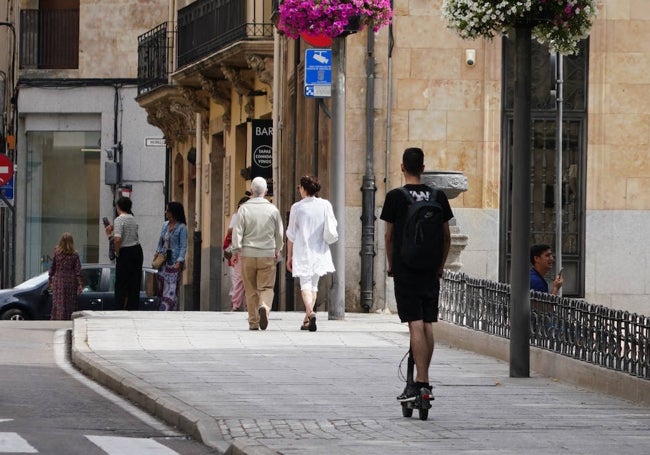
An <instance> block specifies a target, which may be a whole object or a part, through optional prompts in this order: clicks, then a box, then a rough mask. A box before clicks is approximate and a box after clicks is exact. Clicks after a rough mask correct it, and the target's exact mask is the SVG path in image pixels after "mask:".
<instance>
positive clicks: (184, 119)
mask: <svg viewBox="0 0 650 455" xmlns="http://www.w3.org/2000/svg"><path fill="white" fill-rule="evenodd" d="M169 111H170V112H171V113H173V114H176V118H177V119H178V122H179V123H180V124H181V128H182V129H183V131H185V135H186V136H188V135H190V134H191V133H192V132H194V131H196V117H195V115H194V111H193V110H192V108H191V107H190V106H189V104H185V103H181V102H179V101H172V102H171V103H169Z"/></svg>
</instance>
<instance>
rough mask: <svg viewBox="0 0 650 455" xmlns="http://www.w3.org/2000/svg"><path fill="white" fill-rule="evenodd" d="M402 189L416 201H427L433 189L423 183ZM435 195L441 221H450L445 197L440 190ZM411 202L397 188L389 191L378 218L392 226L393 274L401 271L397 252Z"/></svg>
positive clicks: (400, 244)
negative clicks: (440, 212) (440, 211)
mask: <svg viewBox="0 0 650 455" xmlns="http://www.w3.org/2000/svg"><path fill="white" fill-rule="evenodd" d="M404 188H406V189H407V190H408V192H409V193H411V196H412V197H413V198H414V199H415V200H416V201H428V200H429V198H431V196H432V194H433V189H431V187H430V186H428V185H425V184H423V183H421V184H418V185H404ZM435 193H436V201H437V202H438V203H439V204H440V206H441V207H442V213H443V220H444V221H445V222H446V221H449V220H451V219H452V218H453V217H454V214H453V212H452V211H451V207H450V206H449V200H448V199H447V195H446V194H445V193H444V192H442V191H440V190H437V191H436V192H435ZM411 202H412V201H411V200H408V199H407V198H406V195H405V194H404V193H403V192H402V191H401V190H400V189H399V188H395V189H393V190H390V191H389V192H388V193H387V194H386V200H385V201H384V208H383V209H382V210H381V215H380V216H379V218H380V219H382V220H384V221H386V222H388V223H392V224H393V264H392V266H391V267H392V271H393V273H395V272H399V271H400V270H402V269H403V265H402V264H401V260H400V255H399V251H400V249H401V246H402V233H403V232H404V223H405V221H406V215H407V212H408V206H409V205H410V204H411Z"/></svg>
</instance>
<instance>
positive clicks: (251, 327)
mask: <svg viewBox="0 0 650 455" xmlns="http://www.w3.org/2000/svg"><path fill="white" fill-rule="evenodd" d="M259 329H260V328H259V327H255V326H250V327H249V328H248V330H259Z"/></svg>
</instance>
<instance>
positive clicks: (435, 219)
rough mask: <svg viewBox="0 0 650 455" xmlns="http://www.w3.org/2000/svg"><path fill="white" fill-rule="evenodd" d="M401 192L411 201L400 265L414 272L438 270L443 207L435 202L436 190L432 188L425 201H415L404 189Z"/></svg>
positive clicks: (440, 252)
mask: <svg viewBox="0 0 650 455" xmlns="http://www.w3.org/2000/svg"><path fill="white" fill-rule="evenodd" d="M400 190H402V192H403V193H404V195H405V196H406V197H407V198H408V200H410V201H411V204H410V205H409V207H408V212H407V215H406V220H405V222H404V232H403V234H402V246H401V249H400V257H401V259H402V262H403V263H404V265H405V266H406V267H407V268H409V269H413V270H437V269H438V268H439V267H440V265H441V262H442V247H443V236H444V234H443V229H442V226H443V224H444V221H443V213H442V206H441V205H440V204H439V203H438V201H436V195H437V194H436V191H437V190H435V189H433V188H431V197H430V198H429V200H428V201H416V200H415V199H414V198H413V196H411V193H409V192H408V190H407V189H406V188H404V187H401V188H400Z"/></svg>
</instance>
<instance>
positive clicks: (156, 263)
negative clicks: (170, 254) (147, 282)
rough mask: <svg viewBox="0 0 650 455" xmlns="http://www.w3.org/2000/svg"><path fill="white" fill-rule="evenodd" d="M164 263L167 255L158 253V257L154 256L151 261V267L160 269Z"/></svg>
mask: <svg viewBox="0 0 650 455" xmlns="http://www.w3.org/2000/svg"><path fill="white" fill-rule="evenodd" d="M166 261H167V255H166V254H165V253H158V255H157V256H154V258H153V260H152V261H151V267H153V268H154V269H160V268H161V267H162V266H163V265H164V264H165V262H166Z"/></svg>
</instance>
